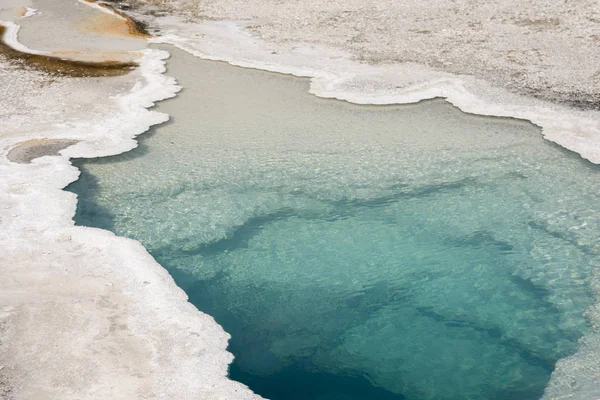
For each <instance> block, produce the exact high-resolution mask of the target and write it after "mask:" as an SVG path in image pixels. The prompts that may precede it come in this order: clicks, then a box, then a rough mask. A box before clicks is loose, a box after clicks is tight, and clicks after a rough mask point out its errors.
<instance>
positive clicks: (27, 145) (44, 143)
mask: <svg viewBox="0 0 600 400" xmlns="http://www.w3.org/2000/svg"><path fill="white" fill-rule="evenodd" d="M78 142H79V140H70V139H34V140H27V141H25V142H23V143H19V144H18V145H17V146H15V147H13V148H12V149H11V150H10V151H9V152H8V154H7V155H6V157H7V158H8V159H9V160H10V161H12V162H16V163H20V164H26V163H30V162H31V161H32V160H35V159H36V158H39V157H43V156H56V155H58V154H59V152H60V151H61V150H64V149H66V148H67V147H69V146H72V145H74V144H76V143H78Z"/></svg>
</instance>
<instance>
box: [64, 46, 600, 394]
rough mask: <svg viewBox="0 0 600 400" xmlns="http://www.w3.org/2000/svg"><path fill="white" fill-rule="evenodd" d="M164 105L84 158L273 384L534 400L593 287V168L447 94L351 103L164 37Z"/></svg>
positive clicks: (105, 201) (247, 376)
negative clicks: (143, 127) (176, 92)
mask: <svg viewBox="0 0 600 400" xmlns="http://www.w3.org/2000/svg"><path fill="white" fill-rule="evenodd" d="M169 66H170V73H171V74H172V75H174V76H175V77H177V78H178V79H179V80H180V82H181V84H182V85H183V86H184V87H185V88H186V89H187V90H185V91H184V92H183V93H182V94H181V95H180V96H179V97H178V98H176V99H174V100H171V101H167V102H164V103H161V105H160V106H159V107H158V108H159V110H160V111H164V112H167V113H169V114H171V115H172V116H173V121H172V122H171V123H169V124H166V125H164V126H161V127H159V128H157V129H155V130H154V132H152V133H149V134H147V135H146V136H144V137H143V138H142V139H141V142H140V143H141V144H140V147H139V148H138V149H136V150H134V151H132V152H130V153H128V154H124V155H121V156H117V157H111V158H106V159H98V160H80V161H77V162H76V164H77V166H78V167H80V168H81V169H82V176H81V179H80V180H79V181H78V182H76V183H75V184H73V185H72V186H71V187H70V190H72V191H74V192H76V193H78V194H79V196H80V203H79V208H78V212H77V216H76V221H77V223H78V224H81V225H89V226H97V227H102V228H106V229H110V230H112V231H114V232H116V233H117V234H119V235H124V236H128V237H132V238H135V239H138V240H140V241H141V242H142V243H143V244H144V245H145V246H146V247H147V248H148V249H149V250H150V252H151V253H152V254H153V255H154V256H155V257H156V259H157V260H158V261H159V262H160V263H161V264H162V265H164V266H165V267H166V268H167V269H168V270H169V271H170V272H171V273H172V274H173V276H174V277H175V279H176V281H177V282H178V284H179V285H180V286H181V287H182V288H184V289H185V290H186V292H187V293H188V294H189V296H190V300H191V301H192V302H193V303H194V304H195V305H196V306H197V307H198V308H199V309H200V310H202V311H205V312H207V313H209V314H210V315H212V316H214V317H215V319H216V320H217V322H219V323H220V324H221V325H223V327H224V328H225V329H226V330H227V331H228V332H229V333H231V334H232V340H231V344H230V350H231V351H232V352H233V353H234V354H235V356H236V361H235V362H234V365H233V366H232V368H231V376H232V378H234V379H238V380H240V381H242V382H244V383H246V384H248V385H249V386H250V387H251V388H252V389H253V390H255V391H257V392H258V393H260V394H262V395H263V396H265V397H270V398H272V399H286V400H287V399H328V400H329V399H403V398H406V399H410V400H421V399H448V400H449V399H457V400H458V399H536V398H538V397H540V396H541V394H542V392H543V389H544V386H545V384H546V383H547V381H548V379H549V377H550V373H551V372H552V370H553V368H554V363H555V362H556V361H557V360H558V359H559V358H562V357H565V356H568V355H570V354H572V353H574V352H575V351H576V349H577V339H578V338H579V337H581V336H582V335H584V334H585V333H586V331H587V326H586V322H585V319H584V317H583V313H584V312H585V310H586V308H587V307H589V306H590V305H591V304H593V303H594V301H595V299H594V296H593V293H592V291H591V288H590V282H591V281H592V278H593V276H594V269H595V267H596V266H597V265H598V253H599V251H600V246H599V245H598V240H597V237H598V233H599V232H600V221H599V218H598V208H599V204H600V203H599V202H598V200H599V199H598V197H599V195H598V194H597V193H598V188H599V184H600V175H599V173H598V172H599V171H598V168H597V167H595V166H592V165H590V164H588V163H586V162H584V161H582V160H580V159H578V158H577V157H576V156H574V155H572V154H570V153H568V152H566V151H564V150H562V149H560V148H558V147H556V146H554V145H552V144H550V143H548V142H545V141H543V140H542V139H541V137H540V134H539V131H538V130H537V129H536V128H535V127H533V126H531V125H529V124H526V123H523V122H519V121H511V120H502V119H491V118H481V117H475V116H469V115H465V114H462V113H460V112H459V111H458V110H456V109H454V108H453V107H451V106H450V105H448V104H446V103H444V102H442V101H434V102H427V103H423V104H419V105H414V106H402V107H400V106H389V107H363V106H355V105H350V104H347V103H343V102H338V101H329V100H322V99H317V98H315V97H313V96H311V95H309V94H308V93H307V82H306V81H305V80H301V79H296V78H290V77H286V76H281V75H275V74H268V73H263V72H260V71H253V70H243V69H237V68H233V67H229V66H226V65H224V64H220V63H212V62H203V61H199V60H197V59H194V58H192V57H190V56H186V55H184V54H181V53H179V52H175V57H174V58H173V60H172V61H171V63H170V64H169Z"/></svg>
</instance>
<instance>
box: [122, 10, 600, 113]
mask: <svg viewBox="0 0 600 400" xmlns="http://www.w3.org/2000/svg"><path fill="white" fill-rule="evenodd" d="M116 3H117V4H118V5H119V6H121V7H124V8H130V7H140V6H145V7H146V8H147V9H148V10H149V12H151V13H154V14H155V15H171V14H180V15H181V14H183V15H185V16H187V17H188V18H189V19H191V20H236V21H244V22H245V23H246V24H247V25H248V29H250V30H251V31H252V32H253V33H254V34H256V35H258V36H259V37H261V38H262V39H265V40H266V41H268V42H271V43H277V44H282V43H283V44H285V43H305V44H320V45H328V46H332V47H335V48H337V49H342V50H345V51H348V52H349V53H350V54H351V55H352V56H353V57H354V58H355V59H357V60H360V61H363V62H365V63H371V64H388V63H403V62H416V63H419V64H422V65H426V66H428V67H431V68H434V69H437V70H441V71H445V72H451V73H454V74H466V75H472V76H475V77H477V78H482V79H484V80H486V81H488V82H490V83H492V84H494V85H497V86H501V87H505V88H507V89H509V90H511V91H513V92H516V93H520V94H525V95H530V96H534V97H537V98H541V99H544V100H549V101H552V102H558V103H561V104H567V105H570V106H575V107H577V108H581V109H596V110H600V50H599V47H600V7H598V3H597V2H596V1H594V0H580V1H572V0H566V1H560V2H558V1H548V0H527V1H519V0H503V1H502V2H481V1H473V0H436V1H435V2H423V1H419V0H407V1H402V2H399V1H394V0H378V1H374V2H364V1H361V0H310V1H280V0H248V1H246V2H244V6H243V7H240V5H239V2H238V1H236V0H126V1H123V0H119V1H116Z"/></svg>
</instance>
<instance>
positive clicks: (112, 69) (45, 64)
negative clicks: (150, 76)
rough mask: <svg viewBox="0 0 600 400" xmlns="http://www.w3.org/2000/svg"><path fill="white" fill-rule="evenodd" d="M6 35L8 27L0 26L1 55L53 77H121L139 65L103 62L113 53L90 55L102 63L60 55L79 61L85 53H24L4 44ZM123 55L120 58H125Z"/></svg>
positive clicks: (125, 62) (112, 61)
mask: <svg viewBox="0 0 600 400" xmlns="http://www.w3.org/2000/svg"><path fill="white" fill-rule="evenodd" d="M5 33H6V27H4V26H2V25H0V55H4V56H6V57H7V58H8V59H9V60H10V61H11V62H13V63H20V64H22V65H26V66H28V67H31V68H34V69H37V70H40V71H43V72H47V73H49V74H53V75H60V76H71V77H80V78H81V77H98V76H120V75H125V74H127V73H129V72H131V71H132V70H133V69H135V67H137V65H138V64H137V63H135V62H133V61H129V60H128V61H115V60H110V59H109V60H102V58H103V57H104V58H106V57H110V54H111V53H107V54H105V55H102V53H99V54H100V56H97V57H94V56H95V55H97V53H91V55H90V54H88V56H89V57H88V58H90V59H93V58H95V59H100V61H87V60H86V61H80V60H68V59H63V58H61V57H60V55H62V56H64V57H68V56H69V54H71V55H76V54H79V56H80V57H73V58H79V59H85V55H86V54H85V53H84V52H62V53H61V52H55V53H54V54H56V55H40V54H30V53H24V52H21V51H18V50H15V49H13V48H12V47H10V46H9V45H7V44H6V43H5V42H4V34H5ZM123 54H124V53H121V55H120V57H121V58H123Z"/></svg>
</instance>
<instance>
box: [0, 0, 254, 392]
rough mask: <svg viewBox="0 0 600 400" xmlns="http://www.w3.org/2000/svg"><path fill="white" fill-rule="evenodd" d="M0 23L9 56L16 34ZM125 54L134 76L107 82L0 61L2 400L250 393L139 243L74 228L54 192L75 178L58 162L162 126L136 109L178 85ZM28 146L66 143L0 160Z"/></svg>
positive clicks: (148, 62) (68, 209)
mask: <svg viewBox="0 0 600 400" xmlns="http://www.w3.org/2000/svg"><path fill="white" fill-rule="evenodd" d="M36 6H37V7H38V8H40V9H42V10H43V11H44V12H45V11H47V9H48V8H51V7H52V4H40V5H36ZM44 6H45V7H46V9H45V8H44ZM83 7H87V6H85V5H84V6H83ZM8 11H11V10H8ZM8 11H6V10H0V15H1V16H2V17H4V18H6V14H7V13H8ZM2 12H4V14H1V13H2ZM83 12H85V11H83ZM34 19H35V18H32V20H34ZM3 25H5V26H9V27H10V28H11V29H12V32H14V34H13V35H11V36H10V38H11V39H10V41H9V44H10V45H12V46H14V47H17V48H19V47H18V45H16V43H18V42H17V36H16V33H17V31H18V26H17V25H15V24H12V23H10V22H6V21H5V22H4V23H3ZM98 40H101V39H100V38H99V39H98ZM29 46H30V47H34V46H33V45H31V44H29ZM142 47H145V44H143V45H142ZM20 49H21V50H24V49H27V50H28V48H27V47H25V46H21V47H20ZM69 50H73V49H69ZM75 50H77V49H75ZM115 50H119V51H120V50H121V49H119V48H116V49H115ZM136 54H141V57H140V59H139V63H140V67H139V68H138V69H137V70H136V71H134V72H132V73H130V74H128V75H126V76H122V77H111V78H61V77H51V76H48V75H46V74H45V73H43V72H39V71H34V70H29V69H22V68H21V67H16V66H11V64H10V63H7V61H6V60H3V59H2V58H1V56H0V66H1V68H2V70H3V74H0V81H1V85H0V87H1V88H2V89H1V90H0V92H1V93H2V97H3V99H4V100H3V101H2V103H0V121H2V122H1V123H0V174H1V175H2V177H3V178H2V179H1V180H0V226H1V229H0V241H1V243H2V252H0V273H1V274H2V276H3V277H4V279H3V280H2V282H0V296H1V298H2V306H1V308H0V365H1V366H2V369H1V370H0V378H1V379H0V383H1V387H0V394H1V395H2V396H3V398H8V399H107V398H110V399H138V398H139V399H141V398H157V399H173V398H180V399H198V398H203V399H245V398H248V399H249V398H258V396H255V395H254V394H252V393H251V392H250V391H249V390H248V389H247V388H246V387H244V386H243V385H241V384H239V383H237V382H233V381H230V380H228V379H227V378H226V375H227V368H228V364H229V363H230V362H231V359H232V356H231V354H229V353H228V352H227V351H226V346H227V341H228V338H229V336H228V334H227V333H225V332H224V331H223V330H222V329H221V328H220V327H219V325H217V324H216V323H215V322H214V320H213V319H212V317H210V316H208V315H206V314H203V313H200V312H198V310H197V309H196V308H195V307H194V306H192V305H191V304H190V303H188V302H187V296H186V294H185V293H184V292H183V291H182V290H181V289H180V288H179V287H177V286H176V285H175V283H174V281H173V279H172V278H171V276H170V275H169V274H168V273H167V271H166V270H164V269H163V268H162V267H161V266H160V265H158V263H156V261H154V260H153V258H152V257H151V256H150V255H149V254H148V252H147V251H146V250H145V249H144V247H143V246H142V245H141V244H139V243H138V242H135V241H133V240H128V239H125V238H120V237H116V236H115V235H114V234H112V233H110V232H107V231H102V230H99V229H93V228H85V227H76V226H74V223H73V215H74V213H75V208H76V203H77V199H76V196H75V195H73V194H72V193H69V192H66V191H64V190H62V189H63V188H64V187H65V186H67V185H68V184H69V183H71V182H73V181H75V180H76V179H77V177H78V175H79V172H78V170H77V169H76V168H74V167H73V166H72V165H71V164H70V162H69V161H68V158H69V157H100V156H107V155H113V154H118V153H122V152H124V151H128V150H130V149H132V148H134V147H136V146H137V142H136V141H135V140H134V138H135V136H137V135H139V134H141V133H143V132H145V131H146V130H148V129H149V127H150V126H152V125H155V124H159V123H161V122H164V121H166V120H167V119H168V116H167V115H165V114H162V113H158V112H154V111H149V110H147V108H149V107H151V106H152V105H153V104H154V102H155V101H158V100H162V99H165V98H169V97H172V96H174V95H175V93H176V92H177V91H178V90H179V89H180V88H179V86H177V84H176V82H175V80H174V79H173V78H170V77H167V76H165V75H163V73H164V72H165V66H164V60H165V59H166V58H167V57H168V53H167V52H165V51H160V50H152V49H145V50H144V49H140V50H136ZM17 93H18V94H19V96H17V97H16V98H15V96H14V95H15V94H17ZM32 139H33V140H41V141H43V140H45V139H67V140H71V141H78V143H77V144H75V145H73V146H71V147H69V148H67V149H66V150H63V151H62V152H61V153H62V157H41V158H37V159H35V160H33V161H32V162H31V163H23V164H17V163H14V162H11V161H10V160H9V159H8V158H7V155H8V153H9V151H10V149H12V148H14V147H15V146H16V145H17V144H19V143H22V142H26V141H31V140H32Z"/></svg>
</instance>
